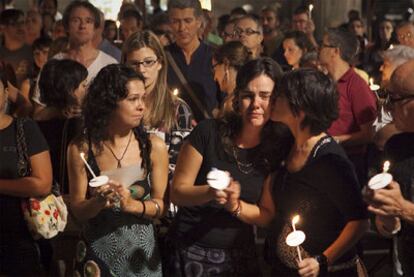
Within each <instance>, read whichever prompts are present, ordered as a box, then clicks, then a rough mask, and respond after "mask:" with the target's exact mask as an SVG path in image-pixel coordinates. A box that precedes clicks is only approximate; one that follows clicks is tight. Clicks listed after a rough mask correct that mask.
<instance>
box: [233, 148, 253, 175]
mask: <svg viewBox="0 0 414 277" xmlns="http://www.w3.org/2000/svg"><path fill="white" fill-rule="evenodd" d="M237 152H238V150H236V147H234V146H233V156H234V159H235V160H236V164H237V168H238V169H239V170H240V172H241V173H244V174H246V175H247V174H250V173H252V172H253V169H254V168H253V163H244V162H241V161H240V160H239V157H238V155H237Z"/></svg>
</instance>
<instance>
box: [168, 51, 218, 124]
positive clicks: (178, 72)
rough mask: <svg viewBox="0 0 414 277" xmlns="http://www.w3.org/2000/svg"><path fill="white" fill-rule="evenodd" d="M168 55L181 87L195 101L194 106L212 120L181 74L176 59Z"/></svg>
mask: <svg viewBox="0 0 414 277" xmlns="http://www.w3.org/2000/svg"><path fill="white" fill-rule="evenodd" d="M165 54H166V55H167V59H168V62H169V63H170V65H171V67H172V69H173V70H174V72H175V74H176V75H177V77H178V79H179V80H180V83H181V85H182V86H183V87H184V89H185V90H186V91H187V93H188V95H189V96H190V98H191V100H193V101H194V104H195V105H196V106H197V108H198V109H199V110H200V111H201V112H202V114H203V115H204V117H205V118H206V119H209V118H211V114H210V113H209V112H208V111H207V110H206V109H205V108H204V106H203V104H201V102H200V99H199V98H198V97H197V95H196V94H195V93H194V90H193V89H192V88H191V86H190V85H189V84H188V82H187V79H186V78H185V77H184V75H183V73H182V72H181V70H180V68H179V67H178V65H177V63H176V62H175V60H174V58H173V57H172V56H171V53H170V52H169V51H165Z"/></svg>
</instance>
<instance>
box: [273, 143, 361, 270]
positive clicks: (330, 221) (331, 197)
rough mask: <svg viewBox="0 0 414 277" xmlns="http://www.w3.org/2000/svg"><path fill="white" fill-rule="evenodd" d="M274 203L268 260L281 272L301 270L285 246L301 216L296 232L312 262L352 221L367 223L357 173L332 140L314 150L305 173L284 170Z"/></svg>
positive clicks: (346, 257)
mask: <svg viewBox="0 0 414 277" xmlns="http://www.w3.org/2000/svg"><path fill="white" fill-rule="evenodd" d="M273 197H274V202H275V206H276V212H277V214H276V218H275V220H274V222H273V223H272V225H271V227H270V228H269V234H268V237H267V244H268V246H269V249H268V250H269V252H268V253H267V254H268V257H269V258H270V259H269V260H270V261H271V262H274V263H275V264H278V266H281V267H289V268H296V265H297V262H296V259H297V253H296V248H293V247H289V246H288V245H287V244H286V241H285V240H286V237H287V235H288V234H289V233H290V232H292V231H293V230H292V227H291V220H292V218H293V216H294V215H296V214H298V215H299V216H300V221H299V223H298V224H297V225H296V229H298V230H301V231H303V232H304V233H305V235H306V240H305V241H304V243H303V244H302V245H301V246H302V247H303V249H304V250H305V251H306V252H307V253H309V255H310V256H314V255H317V254H320V253H322V252H323V251H324V250H325V249H326V248H328V246H329V245H331V244H332V243H333V241H335V240H336V239H337V238H338V236H339V234H340V232H341V231H342V230H343V228H344V226H345V225H346V224H347V222H348V221H351V220H359V219H365V218H367V211H366V206H365V204H364V202H363V200H362V195H361V192H360V190H359V184H358V181H357V179H356V175H355V171H354V168H353V166H352V164H351V163H350V161H349V160H348V158H347V157H346V155H345V153H344V151H343V149H342V148H341V147H340V146H339V145H338V144H336V143H335V142H334V140H333V139H332V138H331V137H329V136H327V137H324V138H322V139H321V140H320V141H319V142H318V143H317V144H316V145H315V147H314V149H313V150H312V152H311V154H310V155H309V158H308V160H307V162H306V164H305V165H304V167H303V168H302V169H301V170H299V171H297V172H293V173H290V172H288V171H287V169H286V167H282V168H281V169H280V170H279V171H278V172H277V173H276V175H275V179H274V182H273ZM354 255H355V250H354V249H353V248H352V249H351V250H349V251H348V252H346V253H345V254H344V255H342V257H340V258H339V259H338V262H339V263H340V262H344V261H348V260H350V259H351V258H352V257H353V256H354ZM304 256H305V257H307V256H306V255H304Z"/></svg>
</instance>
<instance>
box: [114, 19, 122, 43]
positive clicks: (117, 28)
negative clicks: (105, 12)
mask: <svg viewBox="0 0 414 277" xmlns="http://www.w3.org/2000/svg"><path fill="white" fill-rule="evenodd" d="M115 24H116V41H117V42H119V41H120V36H119V27H121V22H119V20H117V21H116V23H115Z"/></svg>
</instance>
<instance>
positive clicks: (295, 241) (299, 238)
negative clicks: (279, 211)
mask: <svg viewBox="0 0 414 277" xmlns="http://www.w3.org/2000/svg"><path fill="white" fill-rule="evenodd" d="M298 222H299V215H296V216H294V217H293V218H292V228H293V232H291V233H289V234H288V236H287V237H286V244H287V245H289V246H291V247H296V250H297V251H298V257H299V261H300V262H302V255H301V253H300V247H299V245H301V244H302V243H303V242H304V241H305V238H306V236H305V233H304V232H302V231H297V230H296V223H298Z"/></svg>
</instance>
